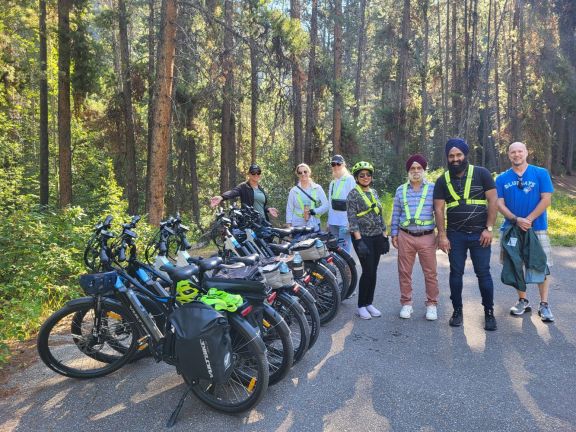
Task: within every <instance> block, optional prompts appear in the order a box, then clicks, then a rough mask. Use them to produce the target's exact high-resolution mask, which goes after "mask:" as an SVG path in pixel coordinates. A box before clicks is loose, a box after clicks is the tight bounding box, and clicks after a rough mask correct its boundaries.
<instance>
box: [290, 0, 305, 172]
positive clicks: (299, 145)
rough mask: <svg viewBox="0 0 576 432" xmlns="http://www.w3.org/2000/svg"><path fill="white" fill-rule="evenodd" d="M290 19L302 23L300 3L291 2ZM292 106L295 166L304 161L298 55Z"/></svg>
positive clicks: (293, 67)
mask: <svg viewBox="0 0 576 432" xmlns="http://www.w3.org/2000/svg"><path fill="white" fill-rule="evenodd" d="M290 17H291V18H292V19H293V20H297V21H298V22H300V1H299V0H290ZM291 60H292V106H293V108H294V109H293V115H294V117H293V119H294V166H296V165H298V164H299V163H300V162H302V161H303V159H304V142H303V138H304V137H303V136H302V74H303V73H302V66H301V65H300V59H299V58H298V56H297V55H293V56H292V59H291Z"/></svg>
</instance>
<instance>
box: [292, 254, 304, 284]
mask: <svg viewBox="0 0 576 432" xmlns="http://www.w3.org/2000/svg"><path fill="white" fill-rule="evenodd" d="M292 274H293V275H294V277H295V278H298V279H299V278H301V277H302V276H303V275H304V264H303V263H302V256H301V255H300V252H295V253H294V258H292Z"/></svg>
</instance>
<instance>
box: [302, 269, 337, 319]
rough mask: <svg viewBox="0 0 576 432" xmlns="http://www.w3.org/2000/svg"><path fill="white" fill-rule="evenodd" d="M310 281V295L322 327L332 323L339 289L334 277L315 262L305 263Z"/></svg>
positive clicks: (335, 312)
mask: <svg viewBox="0 0 576 432" xmlns="http://www.w3.org/2000/svg"><path fill="white" fill-rule="evenodd" d="M306 265H307V269H308V271H309V272H310V275H311V276H312V277H311V280H310V283H309V285H308V287H309V288H310V293H311V294H312V296H313V297H314V298H315V300H316V307H317V308H318V313H319V314H320V322H321V323H322V324H323V325H324V324H327V323H329V322H330V321H332V320H333V319H334V318H335V317H336V314H337V313H338V309H339V308H340V301H341V300H340V287H339V286H338V283H337V282H336V278H335V277H334V275H333V274H332V273H331V272H330V270H328V269H327V268H326V267H325V266H323V265H322V264H320V263H316V262H306Z"/></svg>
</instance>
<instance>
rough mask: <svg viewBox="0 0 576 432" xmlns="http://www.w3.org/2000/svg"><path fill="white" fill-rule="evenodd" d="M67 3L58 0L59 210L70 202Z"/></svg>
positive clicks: (70, 157) (68, 18)
mask: <svg viewBox="0 0 576 432" xmlns="http://www.w3.org/2000/svg"><path fill="white" fill-rule="evenodd" d="M71 7H72V3H71V0H58V153H59V180H60V207H61V208H64V207H66V206H68V205H70V204H71V203H72V148H71V130H70V120H71V112H70V9H71Z"/></svg>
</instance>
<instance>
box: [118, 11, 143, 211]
mask: <svg viewBox="0 0 576 432" xmlns="http://www.w3.org/2000/svg"><path fill="white" fill-rule="evenodd" d="M118 9H119V12H120V14H119V17H118V25H119V30H120V33H119V34H120V59H121V62H122V99H123V101H124V105H123V112H124V125H125V127H124V131H125V137H126V195H127V197H128V212H129V213H130V214H137V213H138V189H137V182H138V170H137V168H136V139H135V136H134V117H133V110H132V79H131V73H132V71H131V66H130V49H129V47H128V23H127V21H128V16H127V13H126V3H125V1H124V0H118Z"/></svg>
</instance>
